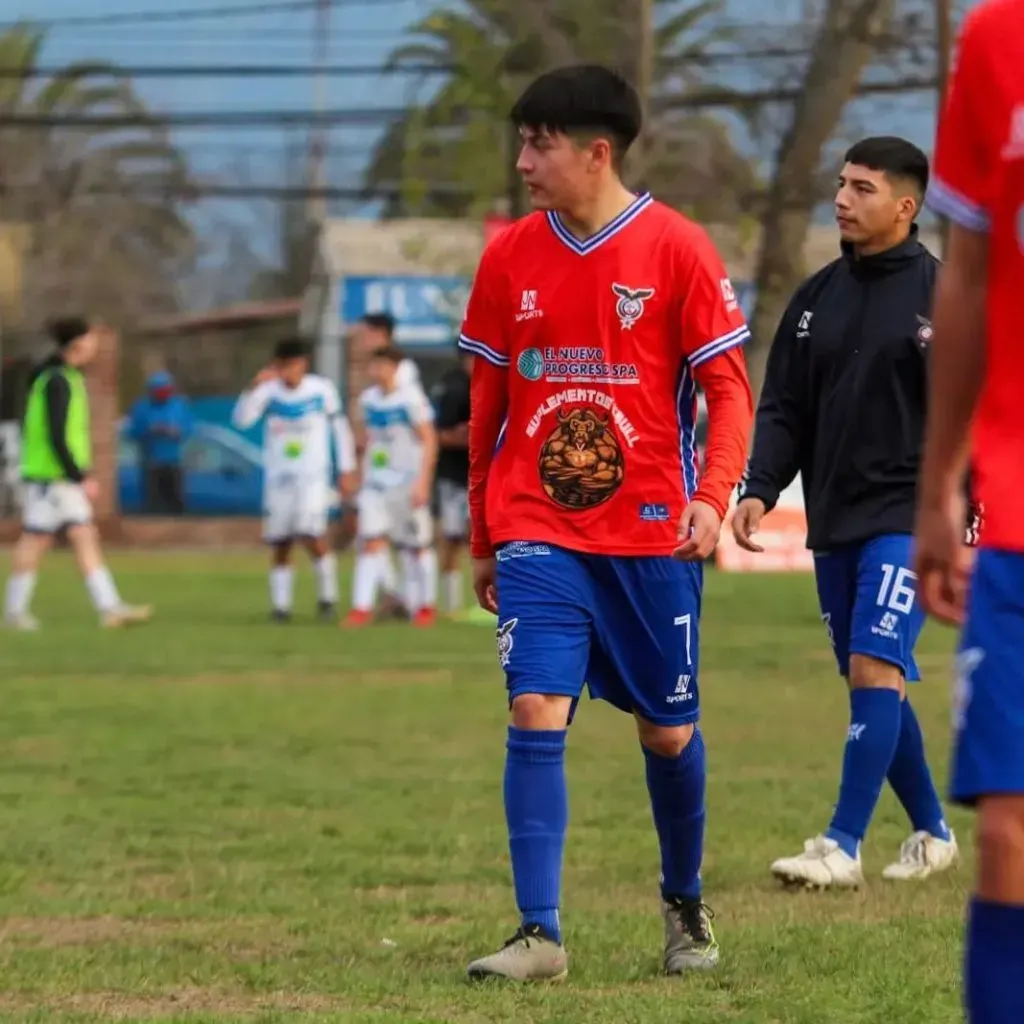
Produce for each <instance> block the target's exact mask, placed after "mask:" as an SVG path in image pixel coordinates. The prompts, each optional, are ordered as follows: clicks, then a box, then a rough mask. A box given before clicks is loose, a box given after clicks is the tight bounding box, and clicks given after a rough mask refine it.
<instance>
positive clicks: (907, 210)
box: [897, 195, 920, 221]
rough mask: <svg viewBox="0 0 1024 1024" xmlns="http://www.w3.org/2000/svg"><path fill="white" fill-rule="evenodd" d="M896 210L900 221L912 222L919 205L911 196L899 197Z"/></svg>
mask: <svg viewBox="0 0 1024 1024" xmlns="http://www.w3.org/2000/svg"><path fill="white" fill-rule="evenodd" d="M897 209H898V211H899V216H900V220H904V221H912V220H913V219H914V218H915V217H916V216H917V214H918V210H919V209H920V203H919V202H918V200H917V198H916V197H915V196H913V195H906V196H900V199H899V202H898V204H897Z"/></svg>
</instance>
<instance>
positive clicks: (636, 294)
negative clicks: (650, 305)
mask: <svg viewBox="0 0 1024 1024" xmlns="http://www.w3.org/2000/svg"><path fill="white" fill-rule="evenodd" d="M612 291H613V292H614V293H615V294H616V295H617V296H618V297H619V301H618V302H617V303H616V304H615V315H616V316H617V317H618V318H619V323H620V324H622V329H623V330H624V331H628V330H630V329H631V328H632V326H633V324H635V323H636V322H637V320H639V319H640V317H642V316H643V315H644V303H645V302H646V301H647V300H648V299H651V298H654V289H653V288H627V287H626V286H625V285H624V284H613V285H612Z"/></svg>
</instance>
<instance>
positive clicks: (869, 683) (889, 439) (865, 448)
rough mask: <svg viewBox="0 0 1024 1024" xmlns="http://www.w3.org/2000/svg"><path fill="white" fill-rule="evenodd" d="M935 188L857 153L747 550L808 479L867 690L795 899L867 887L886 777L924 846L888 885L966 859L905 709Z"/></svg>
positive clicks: (759, 444) (915, 609) (797, 346)
mask: <svg viewBox="0 0 1024 1024" xmlns="http://www.w3.org/2000/svg"><path fill="white" fill-rule="evenodd" d="M927 182H928V161H927V158H926V157H925V155H924V154H923V153H922V152H921V151H920V150H919V149H918V148H917V147H916V146H913V145H911V144H910V143H909V142H906V141H904V140H902V139H895V138H877V139H866V140H864V141H863V142H860V143H858V144H857V145H856V146H854V147H853V148H852V149H851V150H850V151H849V152H848V153H847V156H846V164H845V166H844V168H843V173H842V175H841V177H840V182H839V190H838V193H837V196H836V213H837V221H838V223H839V227H840V235H841V237H842V239H843V242H842V255H841V256H840V258H839V259H837V260H835V261H834V262H833V263H830V264H829V265H828V266H827V267H825V268H823V269H822V270H820V271H819V272H818V273H816V274H814V275H813V276H812V277H811V278H810V279H809V280H807V281H806V282H805V283H804V284H803V285H801V287H800V288H799V289H798V290H797V292H796V294H795V295H794V296H793V299H792V301H791V302H790V304H789V307H788V309H787V310H786V313H785V315H784V316H783V318H782V321H781V323H780V325H779V329H778V333H777V334H776V336H775V340H774V342H773V344H772V349H771V353H770V355H769V359H768V367H767V372H766V378H765V384H764V390H763V391H762V394H761V400H760V404H759V406H758V411H757V422H756V426H755V430H754V448H753V453H752V455H751V458H750V464H749V467H748V472H747V475H746V478H745V481H744V483H743V484H742V485H741V488H742V489H741V492H740V502H739V505H738V507H737V509H736V513H735V516H734V523H733V529H734V533H735V535H736V539H737V541H738V542H739V543H740V544H741V545H743V546H745V547H747V548H748V549H750V550H757V549H758V548H757V545H756V543H755V542H754V540H753V537H752V534H754V533H755V531H756V527H757V524H758V522H759V521H760V519H761V516H762V515H764V514H765V511H766V510H770V509H771V508H772V507H773V506H774V505H775V502H776V501H777V500H778V497H779V493H780V491H781V490H782V489H783V488H784V487H786V486H787V485H788V484H790V483H791V482H792V480H793V479H794V478H795V476H796V474H797V473H799V474H800V476H801V479H802V483H803V489H804V499H805V507H806V512H807V524H808V536H807V544H808V547H810V548H811V549H812V550H813V551H814V555H815V576H816V582H817V587H818V597H819V602H820V606H821V612H822V618H823V619H824V621H825V624H826V627H827V629H828V632H829V636H830V638H831V640H832V645H833V649H834V651H835V655H836V660H837V661H838V664H839V671H840V673H841V674H842V675H843V676H844V677H846V679H847V680H848V682H849V686H850V705H851V717H850V727H849V732H848V737H847V743H846V748H845V754H844V758H843V775H842V782H841V785H840V790H839V799H838V802H837V805H836V809H835V814H834V816H833V819H832V823H831V826H830V828H829V829H828V830H827V831H826V832H825V833H824V834H823V835H819V836H818V837H816V838H815V839H813V840H811V841H809V842H808V843H807V844H806V846H805V850H804V852H803V853H802V854H800V855H798V856H796V857H786V858H782V859H781V860H778V861H776V862H775V863H774V864H773V865H772V872H773V874H775V875H776V876H777V877H779V878H781V879H782V880H783V881H786V882H794V883H800V884H811V885H816V886H823V887H830V886H836V887H844V886H846V887H851V886H856V885H859V884H861V882H862V881H863V872H862V868H861V861H860V842H861V840H862V839H863V837H864V834H865V832H866V830H867V826H868V823H869V821H870V819H871V815H872V813H873V811H874V808H875V804H876V803H877V801H878V797H879V794H880V792H881V788H882V785H883V784H884V782H885V780H886V778H888V780H889V782H890V784H891V785H892V786H893V789H894V790H895V791H896V795H897V796H898V797H899V799H900V801H901V802H902V803H903V806H904V808H905V809H906V811H907V814H908V816H909V817H910V819H911V823H912V825H913V835H912V836H911V837H910V839H909V840H908V841H907V842H906V843H904V845H903V848H902V850H901V851H900V857H899V859H898V860H897V861H896V862H895V863H893V864H891V865H890V866H889V867H888V868H886V869H885V872H884V875H885V877H887V878H889V879H893V880H909V879H912V878H923V877H925V876H926V875H928V874H931V873H934V872H935V871H939V870H943V869H944V868H947V867H949V866H950V865H951V864H952V863H953V862H954V861H955V860H956V857H957V848H956V840H955V838H954V836H953V834H952V833H951V832H950V831H949V829H948V828H947V826H946V823H945V821H944V818H943V813H942V808H941V804H940V803H939V798H938V795H937V793H936V791H935V787H934V785H933V783H932V780H931V775H930V772H929V770H928V765H927V763H926V761H925V757H924V748H923V743H922V739H921V730H920V727H919V725H918V723H917V719H916V717H915V715H914V712H913V709H912V707H911V705H910V703H909V701H907V700H906V699H905V695H906V682H907V681H913V680H917V679H919V678H920V675H919V673H918V670H917V665H916V663H915V661H914V645H915V643H916V640H917V637H918V634H919V633H920V630H921V627H922V625H923V622H924V614H923V611H922V610H921V608H920V606H919V603H918V601H917V599H916V593H915V582H916V580H915V576H914V573H913V571H912V568H911V566H912V553H911V542H912V532H913V525H914V504H915V486H916V480H917V470H918V463H919V460H920V453H921V446H922V440H923V436H924V423H925V396H926V390H927V367H928V342H929V340H930V337H931V325H930V319H929V318H930V316H931V305H932V295H933V291H934V287H935V279H936V276H937V273H938V267H939V263H938V260H936V258H935V257H934V256H932V255H931V253H930V252H928V250H927V249H926V248H925V247H924V246H923V245H922V244H921V243H920V242H919V241H918V237H917V228H916V226H915V225H914V222H913V221H914V217H916V215H917V211H918V210H919V209H920V204H921V201H922V199H923V197H924V192H925V190H926V188H927Z"/></svg>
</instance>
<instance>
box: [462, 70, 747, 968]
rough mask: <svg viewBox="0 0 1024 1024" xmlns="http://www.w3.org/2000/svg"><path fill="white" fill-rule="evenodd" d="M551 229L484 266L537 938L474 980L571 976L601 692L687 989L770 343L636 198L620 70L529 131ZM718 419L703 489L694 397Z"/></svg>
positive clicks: (483, 544) (485, 568) (477, 519)
mask: <svg viewBox="0 0 1024 1024" xmlns="http://www.w3.org/2000/svg"><path fill="white" fill-rule="evenodd" d="M512 119H513V121H514V123H515V124H516V125H518V126H519V129H520V133H521V136H522V150H521V152H520V155H519V161H518V165H517V166H518V170H519V172H520V174H521V175H522V177H523V179H524V181H525V184H526V187H527V189H528V190H529V193H530V198H531V201H532V205H533V207H534V212H533V213H531V214H530V215H528V216H526V217H524V218H523V219H521V220H519V221H518V222H517V223H515V224H514V225H512V226H511V227H509V228H508V229H507V230H506V231H505V232H504V233H502V234H501V235H500V236H499V237H498V238H497V239H496V240H495V241H493V242H492V243H491V244H490V245H489V246H488V247H487V249H486V251H485V252H484V254H483V257H482V259H481V261H480V266H479V269H478V271H477V275H476V280H475V282H474V285H473V291H472V295H471V298H470V301H469V307H468V310H467V314H466V320H465V323H464V325H463V330H462V337H461V342H460V343H461V345H462V347H463V348H464V349H465V350H466V351H467V352H471V353H473V354H474V355H475V356H477V359H476V360H475V363H474V369H473V376H472V393H471V402H470V407H471V421H470V481H469V502H470V518H471V526H472V529H471V545H472V555H473V559H474V584H475V588H476V592H477V596H478V599H479V600H480V602H481V604H482V605H483V606H484V607H485V608H488V609H490V610H491V611H493V612H495V613H497V615H498V630H497V639H498V656H499V660H500V662H501V665H502V667H503V668H504V670H505V674H506V681H507V687H508V696H509V701H510V705H511V723H510V726H509V730H508V743H507V758H506V765H505V783H504V796H505V811H506V819H507V824H508V830H509V846H510V850H511V858H512V873H513V877H514V881H515V891H516V899H517V902H518V906H519V910H520V913H521V922H520V928H519V930H518V931H517V932H516V933H515V935H513V937H512V938H511V939H510V940H509V941H508V942H507V943H506V945H505V946H504V948H503V949H501V950H499V951H498V952H497V953H495V954H493V955H491V956H487V957H484V958H482V959H480V960H477V961H474V962H473V963H472V964H470V967H469V974H470V976H471V977H486V976H493V975H497V976H502V977H508V978H514V979H517V980H542V979H553V978H559V977H562V976H564V974H565V972H566V970H567V966H568V961H567V958H566V954H565V950H564V948H563V945H562V936H561V929H560V924H559V903H560V880H561V862H562V849H563V845H564V837H565V828H566V817H567V806H566V788H565V773H564V765H563V759H564V753H565V740H566V730H567V727H568V724H569V722H570V721H571V719H572V715H573V712H574V710H575V707H576V704H577V702H578V700H579V698H580V695H581V692H582V689H583V686H584V682H586V683H587V684H588V685H589V690H590V693H591V696H593V697H599V698H601V699H603V700H606V701H608V702H609V703H611V704H612V705H614V706H615V707H617V708H619V709H621V710H622V711H625V712H626V713H627V714H631V715H633V716H634V717H635V720H636V723H637V727H638V731H639V738H640V743H641V744H642V747H643V752H644V757H645V760H646V771H647V785H648V789H649V792H650V797H651V806H652V810H653V816H654V823H655V827H656V830H657V833H658V839H659V842H660V846H661V869H662V877H661V894H662V898H663V916H664V921H665V928H666V941H665V960H664V966H665V970H666V971H667V972H668V973H670V974H678V973H681V972H683V971H684V970H686V969H688V968H694V969H700V968H708V967H713V966H714V965H715V964H716V963H717V961H718V946H717V943H716V941H715V938H714V934H713V931H712V928H711V916H712V915H711V913H710V911H709V910H708V908H707V906H706V905H705V904H704V902H703V899H702V893H701V881H700V865H701V859H702V854H703V833H704V818H705V813H704V789H705V760H704V740H703V738H702V736H701V733H700V730H699V729H698V728H697V720H698V717H699V712H698V688H697V678H698V675H697V674H698V625H699V617H700V607H701V584H702V575H701V574H702V563H703V561H704V559H706V558H707V557H708V556H709V555H710V554H711V553H712V551H713V550H714V547H715V544H716V542H717V541H718V537H719V532H720V529H721V524H722V518H723V516H724V514H725V511H726V506H727V504H728V501H729V496H730V492H731V491H732V489H733V487H734V486H735V485H736V483H737V482H738V480H739V478H740V476H741V474H742V471H743V467H744V462H745V458H746V453H747V443H748V438H749V434H750V428H751V424H752V419H753V408H752V399H751V394H750V386H749V383H748V381H747V374H746V366H745V362H744V358H743V354H742V351H741V348H740V346H742V345H743V343H744V342H745V341H746V340H747V339H748V337H749V332H748V330H747V327H746V324H745V323H744V319H743V314H742V313H741V312H740V309H739V305H738V303H737V301H736V296H735V294H734V292H733V289H732V286H731V285H730V283H729V279H728V277H727V275H726V272H725V269H724V268H723V265H722V261H721V259H720V258H719V256H718V254H717V252H716V251H715V248H714V246H713V245H712V243H711V242H710V240H709V239H708V236H707V235H706V234H705V232H704V231H703V230H702V229H701V228H700V227H698V226H697V225H696V224H694V223H692V222H691V221H689V220H687V219H686V218H685V217H683V216H682V215H681V214H679V213H676V212H675V211H674V210H671V209H669V208H668V207H667V206H663V205H662V204H660V203H658V202H656V201H655V200H654V199H652V198H651V196H650V195H646V194H645V195H635V194H633V193H631V192H629V191H628V190H627V189H626V187H625V186H624V185H623V184H622V181H621V179H620V176H619V168H620V166H621V161H622V159H623V157H624V156H625V154H626V151H627V150H628V148H629V146H630V144H631V143H632V142H633V141H634V139H635V138H636V136H637V134H638V132H639V130H640V106H639V102H638V100H637V96H636V93H635V92H634V91H633V89H632V88H631V87H630V86H629V85H628V84H626V82H624V81H623V80H622V79H621V78H620V77H619V76H618V75H616V74H614V73H613V72H611V71H608V70H606V69H604V68H601V67H596V66H580V67H569V68H562V69H559V70H557V71H553V72H550V73H548V74H546V75H543V76H542V77H541V78H539V79H537V81H535V82H534V83H533V84H532V85H530V86H529V88H527V90H526V91H525V92H524V93H523V95H522V96H521V97H520V99H519V100H518V102H517V103H516V105H515V107H514V108H513V111H512ZM698 384H699V385H700V386H701V388H702V389H703V390H704V392H705V394H706V399H707V405H708V416H709V432H708V445H707V453H706V457H705V460H704V461H705V467H704V471H703V473H702V472H701V466H700V464H699V458H698V454H697V450H696V446H695V442H694V423H695V419H696V404H695V389H696V386H697V385H698Z"/></svg>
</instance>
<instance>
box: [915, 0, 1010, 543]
mask: <svg viewBox="0 0 1024 1024" xmlns="http://www.w3.org/2000/svg"><path fill="white" fill-rule="evenodd" d="M957 51H958V52H957V59H956V69H955V71H954V74H953V79H952V82H951V83H950V89H949V95H948V97H947V99H946V104H945V107H944V109H943V111H942V115H941V117H940V119H939V131H938V138H937V140H936V143H935V172H934V177H933V179H932V187H931V189H930V191H929V195H928V199H929V203H930V205H931V206H932V207H933V208H934V209H935V210H937V211H938V212H939V213H941V214H943V215H945V216H946V217H948V218H949V219H950V220H952V221H954V222H955V223H956V224H959V225H960V226H961V227H963V228H966V229H967V230H968V231H973V232H979V233H984V234H986V235H987V236H988V296H987V303H986V314H987V316H986V320H987V331H986V336H985V339H984V341H980V340H979V344H984V346H985V381H984V384H983V387H982V392H981V397H980V400H979V403H978V408H977V409H976V410H975V414H974V422H973V424H972V429H971V473H972V484H973V488H972V490H973V497H974V498H975V500H976V501H977V502H978V506H977V522H976V523H975V524H974V526H975V528H974V529H973V530H971V529H970V526H969V530H968V539H970V536H971V533H972V532H973V533H974V535H975V537H976V539H977V542H978V544H979V546H981V547H992V548H1004V549H1007V550H1011V551H1024V496H1022V491H1021V488H1020V484H1019V478H1020V456H1021V451H1022V450H1024V416H1022V415H1021V395H1022V394H1024V364H1022V363H1021V359H1020V334H1021V324H1022V323H1024V75H1022V74H1021V67H1022V66H1024V0H988V2H987V3H983V4H981V5H980V6H978V7H975V8H974V9H973V10H971V11H970V12H969V13H968V14H967V16H966V18H965V20H964V26H963V30H962V33H961V36H960V40H959V45H958V47H957ZM982 520H983V522H982Z"/></svg>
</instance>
